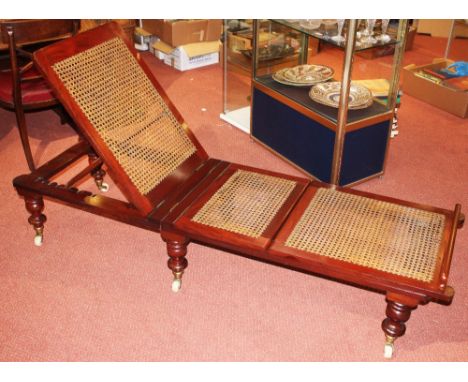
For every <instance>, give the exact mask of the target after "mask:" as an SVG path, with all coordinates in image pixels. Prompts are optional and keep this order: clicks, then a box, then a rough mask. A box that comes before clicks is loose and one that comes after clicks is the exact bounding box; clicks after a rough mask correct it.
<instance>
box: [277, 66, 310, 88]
mask: <svg viewBox="0 0 468 382" xmlns="http://www.w3.org/2000/svg"><path fill="white" fill-rule="evenodd" d="M286 70H289V68H286V69H281V70H278V71H277V72H276V73H275V74H273V76H272V78H273V79H274V80H275V81H276V82H279V83H280V84H283V85H289V86H311V84H300V83H296V82H291V81H288V80H287V79H286V78H284V72H285V71H286Z"/></svg>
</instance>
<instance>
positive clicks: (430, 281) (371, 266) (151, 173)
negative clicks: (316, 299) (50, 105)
mask: <svg viewBox="0 0 468 382" xmlns="http://www.w3.org/2000/svg"><path fill="white" fill-rule="evenodd" d="M35 62H36V65H37V66H38V68H39V69H40V71H41V72H42V74H43V75H44V77H45V78H46V79H47V80H48V81H49V83H50V86H51V87H52V89H53V90H54V92H55V94H56V96H57V97H58V99H59V100H60V101H61V102H62V104H63V105H64V107H65V108H66V110H67V111H68V113H69V114H70V116H71V117H72V118H73V120H74V121H75V122H76V124H77V125H78V127H79V128H80V129H81V132H82V134H83V136H84V138H85V139H82V140H81V141H79V142H78V143H77V144H75V145H74V146H73V147H71V148H69V149H68V150H66V151H65V152H63V153H62V154H60V155H59V156H57V157H56V158H54V159H52V160H50V161H49V162H48V163H46V164H44V165H43V166H41V167H40V168H38V169H37V170H35V171H33V172H32V173H31V174H27V175H22V176H19V177H17V178H16V179H15V180H14V182H13V183H14V186H15V187H16V189H17V191H18V193H19V194H20V195H21V196H22V197H24V200H25V204H26V209H27V211H28V212H29V213H30V217H29V223H30V224H31V225H32V226H33V227H34V229H35V231H36V237H35V243H36V244H37V245H40V244H41V243H42V237H43V229H44V223H45V221H46V217H45V215H44V214H43V209H44V202H43V199H44V198H48V199H52V200H55V201H59V202H62V203H65V204H67V205H69V206H71V207H75V208H79V209H81V210H84V211H87V212H91V213H94V214H97V215H100V216H105V217H108V218H111V219H115V220H118V221H121V222H124V223H127V224H131V225H134V226H138V227H141V228H145V229H148V230H151V231H155V232H159V233H160V234H161V236H162V238H163V240H164V241H165V242H166V244H167V253H168V255H169V260H168V266H169V268H170V269H171V270H172V272H173V277H174V278H173V282H172V289H173V290H174V291H178V290H179V289H180V287H181V278H182V274H183V272H184V271H185V269H186V268H187V265H188V262H187V259H186V255H187V246H188V244H189V243H190V242H191V241H196V242H198V243H202V244H206V245H211V246H215V247H218V248H221V249H224V250H226V251H229V252H233V253H237V254H241V255H244V256H247V257H250V258H254V259H260V260H262V261H266V262H270V263H274V264H278V265H282V266H285V267H287V268H290V269H297V270H300V271H304V272H308V273H311V274H315V275H323V276H326V277H329V278H332V279H335V280H337V281H342V282H345V283H348V284H354V285H356V286H360V287H364V288H366V289H370V290H375V291H378V292H382V293H384V294H385V295H386V300H387V309H386V318H385V319H384V320H383V322H382V329H383V331H384V333H385V336H386V342H385V356H386V357H391V355H392V352H393V342H394V340H395V339H396V338H398V337H400V336H402V335H403V334H404V333H405V329H406V327H405V323H406V321H407V320H408V319H409V317H410V314H411V311H412V310H413V309H415V308H416V307H417V306H418V305H421V304H425V303H428V302H430V301H436V302H442V303H450V302H451V300H452V298H453V295H454V291H453V289H452V288H451V287H450V286H448V284H447V282H448V276H449V271H450V263H451V259H452V253H453V248H454V243H455V237H456V231H457V227H461V225H462V222H463V218H462V214H461V212H460V205H456V207H455V209H454V211H448V210H445V209H440V208H433V207H428V206H423V205H420V204H415V203H411V202H406V201H402V200H397V199H392V198H389V197H382V196H377V195H373V194H369V193H365V192H360V191H355V190H351V189H344V188H340V187H333V186H330V185H327V184H323V183H319V182H315V181H310V180H308V179H302V178H298V177H292V176H287V175H282V174H278V173H274V172H271V171H264V170H259V169H256V168H252V167H246V166H242V165H239V164H234V163H228V162H225V161H222V160H218V159H213V158H210V157H209V156H208V155H207V154H206V152H205V151H204V149H203V148H202V147H201V145H200V144H199V142H198V141H197V139H196V138H195V137H194V135H193V134H192V133H191V132H190V130H189V129H188V127H187V125H186V124H185V122H184V120H183V118H182V117H181V115H180V114H179V112H178V111H177V110H176V108H175V107H174V106H173V104H172V103H171V102H170V101H169V99H168V98H167V96H166V94H165V92H164V91H163V89H162V88H161V86H160V85H159V84H158V82H157V81H156V80H155V78H154V76H153V74H152V73H151V72H150V70H149V69H148V67H147V66H146V64H145V63H144V61H143V60H142V59H141V58H140V57H139V54H138V53H137V52H136V51H135V50H134V49H133V47H132V44H131V42H129V41H127V39H126V38H125V35H124V33H123V32H122V30H121V29H120V27H119V26H118V25H117V24H114V23H109V24H106V25H104V26H101V27H98V28H96V29H93V30H91V31H88V32H85V33H82V34H80V35H77V36H74V37H72V38H70V39H67V40H66V41H62V42H59V43H56V44H54V45H51V46H48V47H46V48H44V49H41V50H39V51H38V52H36V53H35ZM86 156H87V157H88V162H87V163H89V165H88V166H87V167H86V168H85V169H83V170H82V171H80V172H79V173H78V174H76V175H74V176H72V178H71V179H70V180H69V181H68V182H66V183H65V184H58V183H56V182H54V178H55V177H56V176H57V174H59V173H60V174H63V173H64V172H65V173H66V171H65V170H66V169H67V168H68V167H69V166H71V165H72V164H74V163H75V162H76V161H78V160H80V159H81V158H83V157H86ZM103 164H105V168H106V170H107V172H108V174H109V175H110V176H111V178H112V179H113V181H114V182H115V184H116V185H117V186H118V187H119V189H120V190H121V191H122V193H123V195H124V196H125V197H126V199H127V200H128V201H122V200H116V199H113V198H109V197H106V196H103V195H102V194H94V193H92V192H90V191H86V190H79V189H78V188H76V187H75V185H76V183H77V182H79V181H80V180H81V179H83V178H84V177H85V176H89V174H91V175H92V176H93V177H94V178H95V180H97V183H98V184H99V183H102V179H103V177H104V175H105V172H104V170H103V168H102V166H103Z"/></svg>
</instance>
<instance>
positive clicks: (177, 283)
mask: <svg viewBox="0 0 468 382" xmlns="http://www.w3.org/2000/svg"><path fill="white" fill-rule="evenodd" d="M181 286H182V280H180V279H175V280H173V281H172V291H173V292H174V293H177V292H178V291H180V287H181Z"/></svg>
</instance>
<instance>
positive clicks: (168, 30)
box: [142, 19, 222, 47]
mask: <svg viewBox="0 0 468 382" xmlns="http://www.w3.org/2000/svg"><path fill="white" fill-rule="evenodd" d="M142 28H143V29H144V30H145V31H147V32H149V33H151V34H152V35H155V36H157V37H159V38H160V39H161V40H162V41H164V42H165V43H166V44H169V45H171V46H174V47H177V46H180V45H186V44H191V43H195V42H206V41H217V40H219V38H220V37H221V28H222V21H221V20H219V19H217V20H150V19H144V20H142Z"/></svg>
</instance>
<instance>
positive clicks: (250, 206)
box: [192, 169, 297, 238]
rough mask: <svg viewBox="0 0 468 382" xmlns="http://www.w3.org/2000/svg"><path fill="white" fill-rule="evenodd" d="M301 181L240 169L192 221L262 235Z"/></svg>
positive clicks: (255, 236) (243, 233)
mask: <svg viewBox="0 0 468 382" xmlns="http://www.w3.org/2000/svg"><path fill="white" fill-rule="evenodd" d="M296 185H297V182H295V181H293V180H290V179H284V178H278V177H275V176H270V175H266V174H262V173H258V172H252V171H245V170H240V169H239V170H237V171H236V172H235V173H234V174H233V175H232V176H231V177H230V178H229V179H228V180H227V181H226V182H225V183H224V184H223V186H222V187H221V188H220V189H219V190H218V191H217V192H215V193H214V194H213V195H212V196H211V198H210V199H209V200H208V202H207V203H206V204H205V205H204V206H203V207H202V208H201V209H200V210H199V211H198V212H197V213H196V214H195V216H194V217H193V218H192V221H194V222H196V223H199V224H203V225H206V226H211V227H215V228H219V229H222V230H225V231H229V232H234V233H238V234H241V235H245V236H249V237H251V238H258V237H260V236H261V235H262V233H263V232H264V231H265V230H266V228H267V227H268V226H269V224H270V223H271V222H272V220H273V219H274V218H275V216H276V215H277V213H278V211H279V210H280V208H281V207H282V205H283V204H284V203H285V201H286V200H287V199H288V197H289V195H290V194H291V192H292V191H293V189H294V188H295V187H296Z"/></svg>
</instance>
